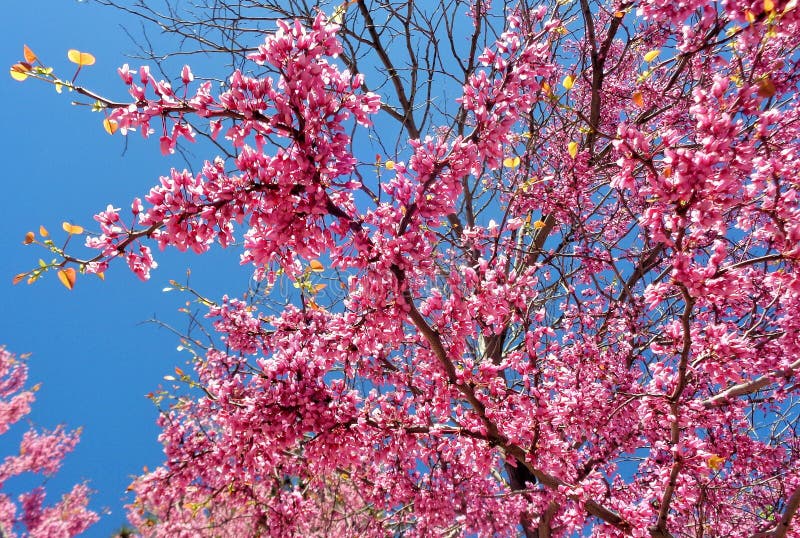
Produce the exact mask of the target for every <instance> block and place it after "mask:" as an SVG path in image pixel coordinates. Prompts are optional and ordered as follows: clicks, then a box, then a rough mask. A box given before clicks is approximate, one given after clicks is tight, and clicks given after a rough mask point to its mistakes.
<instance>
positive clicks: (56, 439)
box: [0, 346, 97, 538]
mask: <svg viewBox="0 0 800 538" xmlns="http://www.w3.org/2000/svg"><path fill="white" fill-rule="evenodd" d="M27 378H28V368H27V366H25V363H23V362H20V361H19V360H18V359H17V358H16V357H15V356H14V355H12V354H11V353H9V352H8V351H6V349H5V347H2V346H0V435H2V434H5V433H7V432H8V430H9V429H10V428H11V427H12V426H13V425H14V424H15V423H17V422H19V421H20V420H21V419H22V418H24V417H25V416H26V415H27V414H28V413H30V411H31V408H30V406H31V404H32V403H33V400H34V395H33V392H34V391H35V390H36V389H35V388H34V389H33V390H25V389H23V387H24V385H25V382H26V380H27ZM78 435H79V434H78V432H67V431H64V429H63V428H61V427H59V428H56V429H55V430H54V431H52V432H37V431H35V430H33V429H30V430H28V431H26V432H25V434H24V435H23V436H22V441H21V442H20V445H19V454H17V455H15V456H7V457H6V458H5V460H3V462H2V463H0V536H3V537H7V538H11V537H13V536H32V537H34V536H40V537H53V538H60V537H68V536H75V535H78V534H80V533H82V532H83V531H85V530H86V529H87V528H88V527H89V526H90V525H91V524H92V523H94V522H95V521H97V514H95V513H94V512H92V511H90V510H89V509H88V508H87V505H88V503H89V489H88V488H87V487H86V485H84V484H79V485H76V486H75V487H73V488H72V491H70V492H69V493H67V494H66V495H64V496H63V497H62V498H61V500H60V501H59V502H58V503H56V504H55V505H53V506H45V505H44V500H45V490H44V487H43V486H40V487H37V488H36V489H34V490H32V491H30V492H28V493H25V494H23V495H20V496H19V504H18V505H17V504H16V503H15V502H14V500H13V499H11V498H10V497H9V496H8V495H7V494H6V493H2V491H3V490H4V486H5V484H6V482H7V481H8V480H9V479H11V478H12V477H15V476H19V475H22V474H25V473H38V474H44V475H48V476H49V475H52V474H55V473H56V472H57V471H58V468H59V467H60V466H61V460H62V459H63V458H64V456H65V455H66V454H67V453H69V452H71V451H72V449H73V448H75V445H76V444H77V443H78Z"/></svg>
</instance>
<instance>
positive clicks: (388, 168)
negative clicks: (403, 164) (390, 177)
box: [383, 160, 394, 170]
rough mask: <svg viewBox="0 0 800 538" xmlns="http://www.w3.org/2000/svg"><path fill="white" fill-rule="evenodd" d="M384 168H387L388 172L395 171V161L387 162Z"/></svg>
mask: <svg viewBox="0 0 800 538" xmlns="http://www.w3.org/2000/svg"><path fill="white" fill-rule="evenodd" d="M383 166H385V167H386V169H387V170H394V161H391V160H389V161H386V164H384V165H383Z"/></svg>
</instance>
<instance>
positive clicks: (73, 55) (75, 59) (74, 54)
mask: <svg viewBox="0 0 800 538" xmlns="http://www.w3.org/2000/svg"><path fill="white" fill-rule="evenodd" d="M67 58H69V61H70V62H72V63H74V64H78V65H79V66H81V67H83V66H84V65H94V62H95V59H94V56H92V55H91V54H89V53H88V52H81V51H79V50H76V49H70V50H68V51H67Z"/></svg>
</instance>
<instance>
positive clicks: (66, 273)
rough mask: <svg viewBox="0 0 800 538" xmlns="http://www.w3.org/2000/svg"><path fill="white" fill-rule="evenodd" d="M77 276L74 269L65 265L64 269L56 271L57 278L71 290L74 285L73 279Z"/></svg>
mask: <svg viewBox="0 0 800 538" xmlns="http://www.w3.org/2000/svg"><path fill="white" fill-rule="evenodd" d="M76 278H77V274H76V273H75V269H74V268H72V267H67V268H66V269H62V270H61V271H59V272H58V279H59V280H60V281H61V283H62V284H64V286H66V288H67V289H68V290H71V289H72V288H74V287H75V279H76Z"/></svg>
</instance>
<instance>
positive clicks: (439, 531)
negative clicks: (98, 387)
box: [67, 0, 800, 538]
mask: <svg viewBox="0 0 800 538" xmlns="http://www.w3.org/2000/svg"><path fill="white" fill-rule="evenodd" d="M351 4H352V7H351ZM369 4H370V2H366V1H364V0H357V1H354V2H346V3H344V4H343V5H342V6H340V7H339V8H337V11H336V13H334V16H333V17H332V20H333V19H336V21H335V22H337V24H334V23H333V22H331V21H329V20H327V19H326V18H325V16H324V15H323V14H321V13H316V14H315V15H314V16H313V17H310V18H307V19H306V25H304V24H301V22H299V21H294V22H279V23H278V29H277V30H276V31H274V32H273V33H270V34H269V35H267V36H266V39H265V41H264V43H263V44H262V45H260V46H259V47H258V48H257V51H256V52H255V53H253V54H251V55H250V56H249V60H250V61H251V62H253V70H255V69H263V72H259V74H254V73H253V71H248V70H247V69H244V68H243V69H242V70H239V71H235V72H234V73H233V74H232V75H231V76H230V77H229V78H228V79H227V82H226V84H225V86H224V88H223V91H222V93H220V94H219V95H215V94H214V92H213V91H212V90H213V89H212V86H211V84H210V83H208V82H203V83H200V84H198V85H196V89H194V90H192V91H193V92H194V93H193V94H192V91H190V90H189V88H190V85H192V84H194V75H192V73H191V71H190V70H189V69H188V68H185V69H184V70H183V72H182V74H181V82H182V84H183V85H184V88H185V91H184V92H183V96H178V94H179V93H180V92H179V91H176V90H174V89H173V88H172V86H171V85H170V84H169V83H167V82H165V81H158V80H156V79H155V78H154V77H153V76H152V74H151V72H150V71H149V70H148V69H147V68H141V69H139V70H138V71H137V72H134V71H132V70H131V69H130V68H129V67H128V66H124V67H123V68H122V69H120V73H119V74H120V76H121V78H122V80H123V82H124V83H125V84H126V85H127V86H128V88H129V91H130V95H131V96H132V98H133V101H132V102H130V103H116V102H112V101H108V100H106V101H102V102H103V103H104V104H105V106H106V107H107V108H108V109H109V110H110V112H109V116H108V117H109V119H110V120H113V121H114V122H115V123H116V124H117V125H118V126H119V129H120V130H122V131H123V132H127V131H132V130H139V131H141V132H142V134H144V135H148V134H150V133H151V132H153V130H154V129H155V128H156V123H158V124H159V126H160V127H162V133H163V134H162V135H161V137H160V145H161V149H162V151H163V152H165V153H168V152H171V151H173V150H174V148H175V145H176V144H177V143H178V142H179V140H180V139H186V140H189V141H191V140H193V139H194V138H195V136H196V132H195V129H196V128H197V127H195V126H194V125H195V124H194V123H191V124H190V121H189V118H194V119H200V120H205V121H207V122H208V123H207V128H208V134H210V135H211V136H213V137H215V139H216V140H217V141H218V142H219V143H220V144H225V145H227V147H229V148H230V149H231V151H230V154H229V155H228V156H227V157H226V158H223V157H218V158H214V159H210V160H208V161H207V162H206V163H205V164H204V166H203V167H202V169H201V171H200V172H199V173H196V174H193V173H190V172H188V171H179V170H172V171H171V172H170V173H169V174H168V175H166V176H164V177H162V178H161V180H160V183H159V184H158V185H156V186H154V187H153V188H152V189H151V190H150V192H149V193H148V194H147V195H145V196H144V200H140V199H137V200H135V201H134V202H133V204H132V207H131V211H132V214H131V215H129V214H127V212H126V211H123V210H121V209H118V208H114V207H112V206H109V207H108V208H107V210H106V211H104V212H102V213H100V214H98V215H97V216H96V217H95V218H96V220H97V221H98V223H99V224H100V229H101V233H100V234H99V235H96V236H92V237H89V238H88V239H87V243H86V244H87V246H89V247H92V248H95V249H98V250H99V251H100V253H99V254H98V255H97V257H95V258H92V259H89V260H78V259H76V258H72V257H68V259H67V261H68V262H70V263H77V264H79V265H80V266H81V267H82V268H83V269H84V271H87V272H102V271H104V270H105V269H106V268H107V266H108V264H109V263H110V262H111V260H112V259H113V258H115V257H124V258H125V259H126V261H127V262H128V264H129V266H130V268H131V269H132V270H133V271H134V272H135V273H136V274H137V275H138V276H140V277H141V278H143V279H145V278H148V276H149V274H150V271H151V270H152V269H154V268H155V266H156V262H155V260H154V257H153V255H152V253H151V251H150V248H149V246H148V244H149V243H155V244H157V245H158V246H159V247H160V248H166V247H170V246H171V247H176V248H178V249H180V250H187V249H191V250H193V251H195V252H198V253H200V252H204V251H206V250H207V249H208V248H210V247H211V246H212V245H213V244H214V243H219V244H220V245H221V246H223V247H226V246H229V245H233V244H236V243H237V242H238V243H239V244H241V245H242V248H243V254H242V262H243V263H249V264H252V265H253V267H254V270H255V276H256V278H257V279H258V280H260V281H262V282H263V283H264V286H266V288H267V291H266V292H263V293H264V296H265V297H266V298H267V299H269V300H270V301H272V302H275V298H276V297H279V296H280V289H283V287H284V284H285V283H287V282H288V283H291V284H293V285H294V286H293V289H295V290H296V291H294V292H292V293H288V294H286V295H285V296H283V297H279V298H280V299H281V301H282V303H281V304H282V306H281V307H280V308H267V307H263V308H262V307H259V306H258V305H259V304H268V303H269V302H270V301H267V300H265V301H262V302H261V303H259V302H258V301H242V300H239V299H232V298H227V297H226V298H225V299H224V300H223V301H222V302H221V303H219V304H217V303H211V302H206V304H211V305H212V306H210V307H209V313H208V317H209V319H210V320H211V323H212V324H213V327H214V329H215V331H216V333H217V335H218V339H219V342H218V345H217V346H215V347H213V348H211V349H207V350H201V349H199V348H197V349H195V368H194V372H191V373H184V372H182V371H181V372H180V376H179V377H180V379H177V380H176V382H180V383H182V384H183V386H185V387H187V392H186V394H184V395H181V396H180V397H178V398H177V399H176V400H175V403H174V404H173V405H171V406H169V407H168V408H166V409H165V410H164V413H163V414H162V416H161V419H160V426H161V427H162V434H161V441H162V443H163V445H164V450H165V461H164V463H163V465H162V466H160V467H159V468H157V469H156V470H154V471H152V472H149V473H147V474H145V475H143V476H141V477H139V478H138V479H137V480H136V481H135V482H134V484H133V486H132V488H133V491H134V492H135V495H136V499H135V501H134V502H133V503H132V505H131V506H130V518H131V522H132V524H134V525H135V526H136V528H137V529H138V530H139V532H140V533H141V534H142V535H144V536H171V537H172V536H186V537H190V536H206V535H207V536H219V535H225V536H255V535H264V536H376V537H378V536H381V537H382V536H392V535H394V536H473V535H480V536H511V535H518V534H521V535H524V536H526V537H533V536H540V537H541V536H586V535H591V536H598V537H601V536H602V537H613V536H637V537H658V538H666V537H678V536H697V537H699V536H704V537H708V536H719V537H722V536H753V537H757V536H763V537H766V536H773V537H783V536H800V530H799V529H800V519H798V516H797V512H798V507H799V506H800V473H799V472H798V469H800V437H798V409H799V408H800V406H798V397H799V396H800V391H799V389H798V387H799V386H800V385H798V372H799V371H800V315H798V312H800V275H799V274H798V260H800V203H799V201H800V199H799V198H798V196H799V195H800V192H799V191H800V182H799V181H798V172H797V170H799V169H800V103H799V102H798V82H799V81H800V69H798V62H799V61H800V55H798V50H797V49H798V46H800V43H799V42H798V38H797V36H798V35H800V8H798V5H797V2H796V1H795V0H790V1H783V0H753V1H745V2H729V1H722V2H711V1H703V0H695V1H691V2H677V3H676V2H664V1H660V0H658V1H656V0H642V1H633V2H628V1H622V2H620V1H617V0H614V1H609V2H591V1H589V0H575V1H573V2H569V1H567V2H562V1H559V2H553V3H552V5H541V6H527V5H526V4H525V3H524V2H523V3H521V4H519V5H518V6H516V7H515V6H511V7H508V6H505V5H504V6H493V5H492V4H491V3H488V2H473V3H471V4H470V5H469V6H461V5H460V4H459V3H456V4H455V7H451V8H448V9H455V10H456V11H454V12H453V13H451V16H454V17H455V16H461V17H463V16H464V15H468V16H469V17H470V18H471V21H472V23H473V24H472V25H471V26H470V28H468V29H466V30H460V29H457V28H454V27H449V26H447V24H446V22H442V27H443V28H447V32H449V33H448V36H449V45H447V46H449V47H451V48H452V51H453V54H454V57H455V58H454V59H453V60H452V65H451V66H450V65H446V66H445V67H446V69H450V70H451V71H452V73H449V74H447V76H444V75H442V70H441V69H440V68H439V64H438V63H436V62H438V61H440V60H431V63H427V64H425V63H416V64H414V63H413V62H411V61H410V60H409V65H412V67H411V68H409V69H408V70H406V71H402V72H400V71H399V70H398V69H397V68H396V67H395V64H393V63H392V57H391V54H389V52H392V51H395V52H396V53H397V54H401V53H402V54H409V55H411V58H413V59H425V60H429V58H430V56H427V55H425V54H422V52H419V56H416V55H415V54H417V52H418V51H421V50H428V49H425V46H429V45H430V44H434V43H435V44H437V46H438V42H435V41H434V40H433V37H430V38H429V37H426V36H427V35H428V34H424V32H427V31H430V32H434V33H435V32H436V31H438V30H436V29H435V28H434V26H435V25H433V24H431V25H430V26H429V27H425V26H423V25H416V26H415V25H411V22H410V21H412V20H413V21H418V19H417V18H415V17H421V16H423V15H424V13H423V12H422V11H420V12H419V13H417V12H413V13H412V11H413V10H411V9H409V12H408V13H405V14H404V13H403V12H401V11H391V16H390V17H387V19H388V20H389V22H386V23H385V24H386V26H385V27H383V28H384V29H385V30H386V31H387V35H392V36H396V35H400V36H402V35H405V36H406V37H404V38H402V39H400V38H398V42H402V41H403V39H406V42H405V44H404V45H403V47H402V48H401V47H398V46H397V44H396V43H395V42H394V41H393V40H390V42H386V43H384V42H383V41H381V35H382V34H380V33H379V32H378V31H377V30H376V24H377V23H376V22H375V20H374V19H373V18H372V16H371V15H370V11H369V9H368V5H369ZM376 6H377V4H376ZM378 7H380V6H378ZM378 7H375V9H378ZM348 9H350V10H352V11H348ZM380 9H389V8H385V6H384V7H380ZM392 9H393V8H392ZM458 10H462V11H463V13H462V12H461V11H458ZM345 16H346V17H345ZM404 17H405V18H404ZM467 20H469V19H467ZM358 21H362V22H358ZM339 23H341V24H342V25H343V26H342V25H340V24H339ZM359 24H361V26H359ZM381 24H383V23H381ZM393 24H396V26H392V25H393ZM415 24H416V23H415ZM498 25H499V26H500V27H501V29H498V27H497V26H498ZM412 26H413V28H412ZM410 28H411V29H410ZM426 28H428V29H426ZM415 31H418V32H422V33H423V34H421V35H420V36H415V34H414V32H415ZM442 31H444V30H442ZM403 32H407V33H406V34H403ZM459 32H465V34H464V36H461V34H460V33H459ZM456 34H458V35H456ZM433 35H434V34H431V36H433ZM436 35H438V34H436ZM353 36H358V39H356V40H355V43H356V44H355V45H354V41H353V40H352V39H353ZM461 37H466V38H467V39H461ZM443 39H444V38H443ZM342 40H344V41H345V42H346V43H347V44H348V45H349V46H348V48H344V47H343V46H342ZM362 41H363V42H364V43H370V44H371V46H372V48H373V49H374V50H375V51H376V55H377V58H378V59H377V60H375V59H372V60H364V59H362V57H361V56H360V54H361V53H360V52H359V49H358V46H357V45H358V44H360V43H361V42H362ZM427 41H430V43H427ZM462 41H463V42H464V43H466V44H467V47H468V48H467V49H463V47H464V43H462ZM445 42H446V40H445V41H442V42H441V43H445ZM481 44H483V45H481ZM379 45H380V46H379ZM447 46H445V45H441V49H436V50H437V51H439V52H441V53H442V54H444V52H443V51H444V50H445V49H446V48H447ZM386 47H395V48H386ZM401 49H402V50H401ZM462 49H463V50H462ZM481 49H483V50H481ZM387 51H389V52H387ZM359 62H361V63H359ZM370 62H380V65H382V66H383V67H384V68H385V70H384V72H383V74H384V75H385V77H386V78H385V80H384V81H385V84H384V85H383V90H384V92H385V93H386V95H382V96H381V97H378V95H377V94H376V93H373V92H370V91H369V90H368V88H369V87H371V86H369V84H371V82H370V80H369V77H365V76H364V75H363V74H362V73H365V72H366V73H369V72H371V71H375V73H376V76H380V73H381V70H380V69H375V68H374V65H373V64H372V63H370ZM343 65H346V66H347V69H345V68H343V67H342V66H343ZM426 65H427V66H428V67H427V71H425V69H426V68H425V66H426ZM359 66H361V68H362V70H361V71H359ZM418 70H419V72H426V73H427V75H424V76H428V77H429V79H428V81H427V83H423V82H419V81H420V79H419V78H417V76H418V74H419V72H418ZM453 73H457V74H453ZM421 76H422V75H421ZM424 76H423V78H424ZM439 77H441V78H439ZM454 80H455V81H456V82H455V83H453V81H454ZM422 84H427V86H424V85H422ZM436 84H442V87H444V88H446V89H447V91H445V90H442V92H443V93H446V94H448V95H450V99H451V101H450V102H448V103H446V104H445V103H443V102H440V101H439V100H438V98H436V97H435V96H432V94H433V93H435V92H436V91H437V88H436ZM420 88H427V91H428V92H429V93H428V94H426V97H424V98H422V99H423V101H424V102H423V101H419V99H421V98H420V96H419V95H420V94H421V93H424V92H422V91H421V90H420ZM453 88H455V90H456V91H457V92H458V95H457V96H455V97H457V98H456V99H454V100H453V95H452V94H451V93H449V92H450V90H453ZM418 90H419V92H418ZM415 99H417V101H415ZM448 107H449V108H448ZM453 110H454V111H453ZM448 111H451V112H448ZM436 113H438V114H439V116H437V115H436ZM430 118H434V119H430ZM391 121H397V122H398V123H399V125H400V129H402V130H403V131H404V132H405V133H406V134H407V135H408V137H407V138H408V142H407V143H405V142H399V143H398V144H397V146H396V148H395V149H393V150H385V149H383V150H382V151H381V152H382V153H384V152H386V151H389V156H388V157H389V158H390V159H391V160H386V161H383V158H382V157H381V154H378V155H377V157H376V158H375V159H373V158H372V157H371V155H370V156H365V155H366V154H365V151H364V150H363V148H361V147H359V144H362V142H357V141H356V140H357V137H358V140H362V139H364V140H365V139H367V138H368V137H373V138H375V139H379V140H380V142H379V143H380V144H383V145H382V146H381V147H382V148H386V147H390V146H391V143H389V142H386V143H384V141H383V139H381V134H382V133H383V132H384V130H385V129H387V127H385V126H386V125H389V124H390V122H391ZM373 122H374V123H375V124H376V125H378V126H377V127H376V126H374V125H373ZM426 122H427V123H426ZM364 144H366V143H364ZM367 153H368V152H367ZM390 163H391V164H390ZM290 288H291V286H290ZM262 298H263V297H262ZM283 305H285V306H283ZM162 396H163V397H164V398H166V396H164V395H162Z"/></svg>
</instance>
